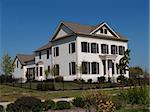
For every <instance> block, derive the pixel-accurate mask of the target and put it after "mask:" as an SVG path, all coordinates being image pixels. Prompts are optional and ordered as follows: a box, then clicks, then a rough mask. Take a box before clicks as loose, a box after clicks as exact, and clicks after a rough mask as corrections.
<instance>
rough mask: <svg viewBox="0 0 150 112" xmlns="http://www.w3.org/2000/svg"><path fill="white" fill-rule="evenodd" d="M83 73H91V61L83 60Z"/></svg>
mask: <svg viewBox="0 0 150 112" xmlns="http://www.w3.org/2000/svg"><path fill="white" fill-rule="evenodd" d="M82 74H90V62H82Z"/></svg>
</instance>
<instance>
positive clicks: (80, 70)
mask: <svg viewBox="0 0 150 112" xmlns="http://www.w3.org/2000/svg"><path fill="white" fill-rule="evenodd" d="M84 69H85V68H84V67H82V65H76V71H77V73H78V74H80V77H78V78H79V79H78V80H79V81H80V84H81V85H80V86H81V89H83V82H84V81H83V80H82V77H81V74H82V71H84Z"/></svg>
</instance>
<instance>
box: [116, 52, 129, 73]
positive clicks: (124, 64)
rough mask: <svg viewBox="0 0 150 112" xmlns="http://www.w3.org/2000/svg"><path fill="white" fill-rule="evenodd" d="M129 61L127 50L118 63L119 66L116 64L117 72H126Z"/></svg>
mask: <svg viewBox="0 0 150 112" xmlns="http://www.w3.org/2000/svg"><path fill="white" fill-rule="evenodd" d="M129 60H130V50H129V49H127V50H126V51H125V52H124V56H123V57H122V58H121V59H120V61H119V64H117V68H118V69H119V70H121V71H122V70H124V71H127V70H128V69H129V66H128V65H129ZM121 75H122V73H121Z"/></svg>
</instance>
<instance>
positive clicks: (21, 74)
mask: <svg viewBox="0 0 150 112" xmlns="http://www.w3.org/2000/svg"><path fill="white" fill-rule="evenodd" d="M17 61H18V67H17ZM14 64H15V68H14V72H13V77H14V78H19V79H20V78H23V79H24V80H26V76H25V74H26V67H25V66H23V67H22V65H21V63H20V61H19V60H18V59H17V58H16V59H15V62H14Z"/></svg>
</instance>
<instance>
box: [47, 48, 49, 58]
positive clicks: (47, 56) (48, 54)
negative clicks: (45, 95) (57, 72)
mask: <svg viewBox="0 0 150 112" xmlns="http://www.w3.org/2000/svg"><path fill="white" fill-rule="evenodd" d="M47 59H49V49H47Z"/></svg>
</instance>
